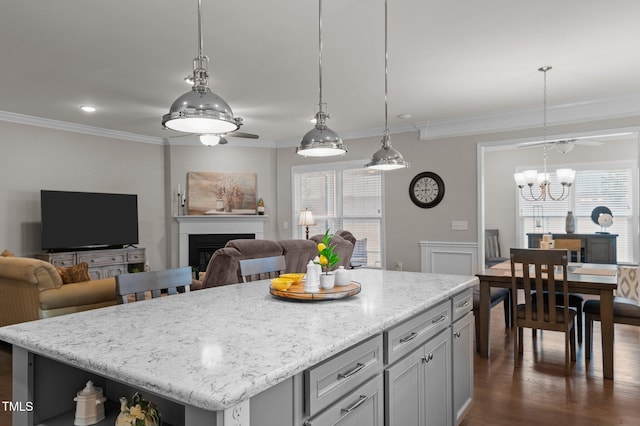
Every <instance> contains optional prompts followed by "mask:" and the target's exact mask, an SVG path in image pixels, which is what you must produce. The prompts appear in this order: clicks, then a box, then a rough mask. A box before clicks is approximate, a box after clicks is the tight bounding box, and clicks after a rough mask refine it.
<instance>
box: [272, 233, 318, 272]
mask: <svg viewBox="0 0 640 426" xmlns="http://www.w3.org/2000/svg"><path fill="white" fill-rule="evenodd" d="M279 243H280V245H281V246H282V252H283V254H284V259H285V263H286V266H287V269H286V272H288V273H292V272H307V263H309V261H310V260H313V259H314V258H315V257H316V256H317V255H318V246H317V244H316V242H315V241H313V240H281V241H279Z"/></svg>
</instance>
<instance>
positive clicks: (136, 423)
mask: <svg viewBox="0 0 640 426" xmlns="http://www.w3.org/2000/svg"><path fill="white" fill-rule="evenodd" d="M160 424H161V423H160V412H159V411H158V407H156V405H155V404H154V403H153V402H149V401H147V400H146V399H144V398H143V397H142V395H140V393H138V392H136V393H135V394H134V395H133V398H131V402H129V401H127V398H125V397H122V398H120V414H118V417H117V418H116V426H159V425H160Z"/></svg>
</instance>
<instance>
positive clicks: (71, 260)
mask: <svg viewBox="0 0 640 426" xmlns="http://www.w3.org/2000/svg"><path fill="white" fill-rule="evenodd" d="M50 261H51V263H52V264H53V265H54V266H64V267H65V268H66V267H69V266H73V265H75V264H76V263H79V262H76V255H75V253H74V254H65V255H54V256H51V260H50Z"/></svg>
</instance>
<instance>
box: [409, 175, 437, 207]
mask: <svg viewBox="0 0 640 426" xmlns="http://www.w3.org/2000/svg"><path fill="white" fill-rule="evenodd" d="M409 197H411V201H413V203H414V204H415V205H416V206H418V207H421V208H423V209H430V208H431V207H435V206H437V205H438V204H439V203H440V201H442V199H443V198H444V181H443V180H442V178H441V177H440V176H438V175H437V174H435V173H433V172H422V173H418V174H417V175H416V176H415V177H414V178H413V179H412V180H411V183H410V184H409Z"/></svg>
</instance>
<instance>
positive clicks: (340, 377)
mask: <svg viewBox="0 0 640 426" xmlns="http://www.w3.org/2000/svg"><path fill="white" fill-rule="evenodd" d="M364 367H366V365H365V364H363V363H361V362H359V363H357V364H356V367H355V368H354V369H353V370H351V371H349V372H348V373H344V374H343V373H339V374H338V379H340V380H342V379H348V378H349V377H351V376H353V375H354V374H356V373H357V372H358V371H360V370H362V369H363V368H364Z"/></svg>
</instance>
